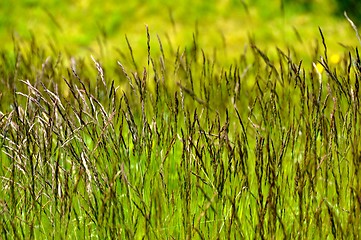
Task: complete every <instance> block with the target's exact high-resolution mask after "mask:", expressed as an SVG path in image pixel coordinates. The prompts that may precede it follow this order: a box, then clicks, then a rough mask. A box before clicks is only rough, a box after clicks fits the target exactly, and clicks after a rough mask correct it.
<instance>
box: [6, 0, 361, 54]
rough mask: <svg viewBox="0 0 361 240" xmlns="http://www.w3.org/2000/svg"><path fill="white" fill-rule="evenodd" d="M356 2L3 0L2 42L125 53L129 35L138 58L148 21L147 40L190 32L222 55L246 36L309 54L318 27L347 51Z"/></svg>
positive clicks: (168, 41) (176, 41)
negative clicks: (218, 50) (33, 41)
mask: <svg viewBox="0 0 361 240" xmlns="http://www.w3.org/2000/svg"><path fill="white" fill-rule="evenodd" d="M360 5H361V4H360V1H356V0H346V1H345V0H344V1H341V0H314V1H311V0H298V1H291V0H278V1H277V0H276V1H272V3H270V1H267V0H254V1H251V0H217V1H215V0H208V1H199V0H182V1H180V0H179V1H166V0H160V1H155V0H150V1H144V0H133V1H126V2H121V1H115V0H113V1H96V0H78V1H71V0H53V1H49V0H17V1H16V3H14V1H12V0H2V1H0V42H1V47H0V49H1V50H2V51H3V52H4V51H5V52H12V51H13V45H14V40H13V39H15V40H16V42H27V41H31V40H32V39H36V42H37V44H39V45H40V46H42V47H43V48H45V49H47V51H52V52H54V54H57V52H62V53H66V55H68V57H70V56H80V57H81V56H89V55H90V54H93V55H95V56H99V55H102V56H105V57H119V54H122V53H123V52H127V44H126V41H125V37H124V36H125V34H126V35H127V36H128V39H129V41H130V43H131V44H132V46H133V48H134V49H135V50H134V51H135V55H136V57H139V58H141V57H144V55H146V31H145V25H148V26H149V29H150V33H151V35H152V39H155V40H156V35H157V34H158V35H159V37H160V38H161V39H162V41H163V43H164V45H166V47H168V48H169V49H173V50H174V49H176V48H177V47H181V48H183V47H186V46H190V45H192V43H193V35H194V36H195V38H196V40H197V41H198V43H199V44H200V46H201V47H202V48H203V49H209V50H212V49H214V48H217V49H224V50H225V51H224V53H225V55H226V56H227V57H229V56H231V57H237V56H236V55H235V54H237V53H239V52H241V51H242V49H243V47H244V45H245V44H246V43H247V42H248V38H249V37H250V36H251V37H252V38H254V39H255V41H256V43H257V44H258V45H260V46H261V47H265V48H267V49H272V48H274V46H275V45H277V46H279V47H286V46H292V47H294V48H295V49H296V50H297V49H298V50H300V52H301V53H306V54H309V53H308V52H307V49H313V47H314V44H315V40H317V39H320V35H319V31H318V26H319V27H321V29H322V30H323V33H324V35H325V37H326V40H327V44H328V46H329V48H330V49H332V50H333V51H335V52H337V51H343V50H344V47H342V46H340V45H339V42H342V44H343V45H346V46H348V45H350V46H355V45H356V44H357V39H356V38H355V34H354V32H353V30H352V28H351V27H350V25H349V23H348V22H347V20H346V19H345V17H344V16H343V11H344V10H346V11H347V12H348V14H349V16H350V17H351V18H352V19H353V20H354V22H355V23H356V24H357V23H358V20H359V19H360V15H359V16H358V15H357V9H359V8H358V7H360ZM152 42H153V44H154V43H156V41H152ZM310 51H311V50H310Z"/></svg>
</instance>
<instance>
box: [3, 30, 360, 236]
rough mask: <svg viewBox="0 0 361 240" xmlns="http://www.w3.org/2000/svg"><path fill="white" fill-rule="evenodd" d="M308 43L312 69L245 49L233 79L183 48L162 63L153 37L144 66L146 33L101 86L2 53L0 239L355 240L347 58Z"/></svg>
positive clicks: (355, 57)
mask: <svg viewBox="0 0 361 240" xmlns="http://www.w3.org/2000/svg"><path fill="white" fill-rule="evenodd" d="M320 32H321V38H322V43H323V49H324V51H323V52H319V50H318V49H315V52H314V66H315V67H314V66H308V65H306V66H305V65H304V64H303V62H302V60H300V59H297V58H296V57H295V56H296V53H294V52H292V50H288V49H286V50H281V49H277V52H278V55H277V57H276V58H273V59H271V58H270V57H268V56H267V54H266V52H265V51H263V50H262V49H260V48H258V47H257V44H256V43H255V42H254V41H252V40H250V42H249V44H248V45H247V47H246V48H245V49H244V51H243V50H242V51H241V52H240V55H239V58H238V60H236V61H235V62H234V64H233V65H231V66H224V65H223V64H222V62H221V61H219V60H217V57H216V55H214V54H210V55H209V54H208V53H206V52H204V51H202V50H201V46H198V43H197V41H196V40H195V41H194V46H193V47H192V48H191V49H192V50H189V51H188V50H187V49H184V50H181V49H180V48H178V50H177V51H176V52H174V53H173V54H172V53H168V52H165V50H164V48H163V45H162V42H161V40H160V39H159V38H158V44H159V52H160V53H159V54H157V55H154V54H152V49H151V47H150V46H151V43H150V41H151V36H150V33H149V30H148V28H147V40H148V41H147V50H146V51H147V55H148V58H147V62H146V63H145V64H141V63H139V62H137V63H136V62H135V61H134V57H133V51H135V50H134V49H132V47H131V43H130V41H128V39H127V42H128V46H129V61H127V62H128V63H130V64H124V63H122V62H121V61H116V60H115V61H114V66H113V67H114V68H115V70H114V72H112V71H113V68H112V67H109V68H104V67H103V66H102V63H101V62H102V60H101V59H97V58H96V57H93V56H92V57H91V64H89V63H86V62H85V61H83V60H81V59H80V60H75V59H73V60H72V63H71V64H70V66H68V65H67V64H66V62H65V60H64V59H63V58H62V57H61V55H59V56H52V57H46V54H45V53H44V52H42V49H41V48H40V47H39V46H37V45H36V44H34V43H33V45H32V46H31V48H30V51H26V50H25V51H24V50H23V48H22V47H23V46H21V45H17V44H15V48H14V53H15V56H16V57H15V59H11V58H9V57H8V56H7V55H5V54H3V55H2V57H1V64H0V66H1V67H0V71H1V85H2V86H3V91H2V92H1V95H0V98H1V101H0V110H1V113H0V126H1V128H0V136H1V138H0V148H1V155H0V159H1V164H0V178H1V181H0V182H1V185H0V186H1V193H0V206H1V207H0V211H1V215H0V216H1V218H0V221H1V224H0V226H1V232H2V235H1V237H2V238H4V239H13V238H30V239H32V238H35V239H39V238H46V239H47V238H60V239H67V238H71V239H84V238H99V239H105V238H112V239H114V238H120V239H124V238H125V239H134V238H135V239H140V238H150V239H240V238H241V239H242V238H245V239H252V238H255V239H276V238H277V239H279V238H281V239H282V238H283V239H295V238H297V239H312V238H313V239H315V238H319V239H326V238H331V239H332V238H333V239H336V238H337V239H340V238H341V239H342V238H354V239H357V238H359V237H360V232H361V229H360V226H361V222H360V216H361V215H360V209H361V186H360V177H361V175H360V174H361V173H360V171H359V170H360V169H359V166H360V161H361V151H360V150H361V149H360V147H361V146H360V143H359V139H360V138H361V132H360V109H359V79H360V76H361V75H360V70H361V68H360V57H359V54H358V50H357V49H355V50H352V51H351V52H349V53H345V55H344V56H342V61H341V62H340V63H339V64H338V65H337V66H332V64H331V63H329V61H328V56H327V46H326V41H325V38H324V36H323V34H322V31H320ZM320 55H322V57H321V58H319V57H318V56H320ZM318 60H319V62H318ZM317 63H318V64H321V65H322V69H323V72H320V70H319V68H317V67H316V64H317ZM142 65H144V67H142ZM94 69H96V71H94ZM108 75H111V76H115V77H114V79H111V78H109V77H108Z"/></svg>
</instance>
